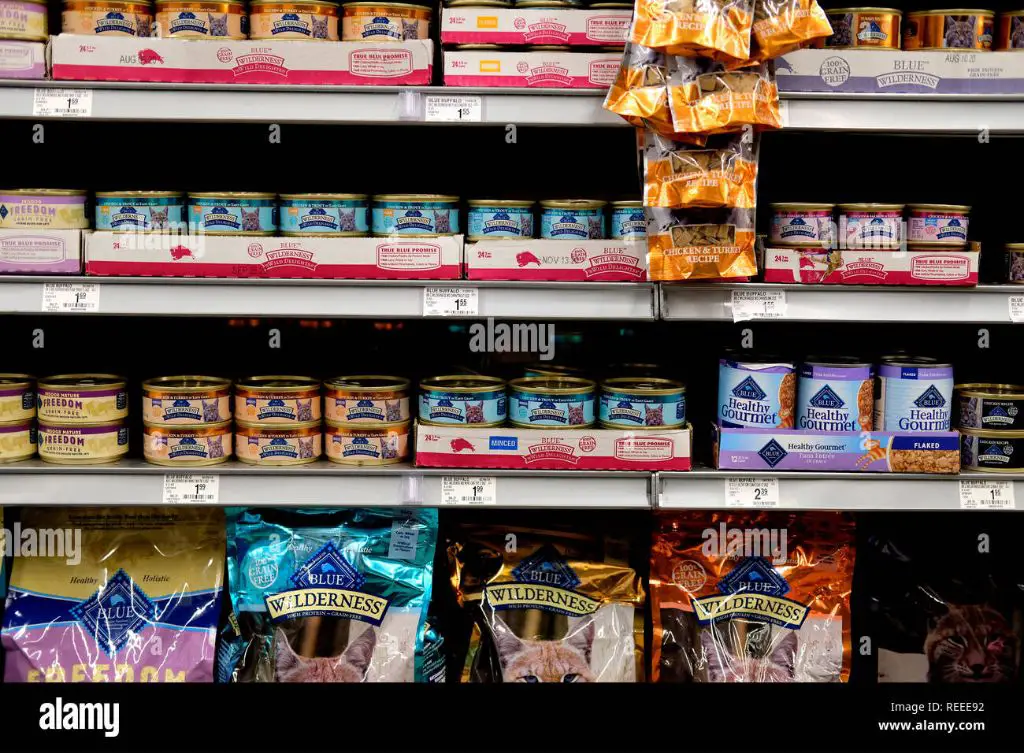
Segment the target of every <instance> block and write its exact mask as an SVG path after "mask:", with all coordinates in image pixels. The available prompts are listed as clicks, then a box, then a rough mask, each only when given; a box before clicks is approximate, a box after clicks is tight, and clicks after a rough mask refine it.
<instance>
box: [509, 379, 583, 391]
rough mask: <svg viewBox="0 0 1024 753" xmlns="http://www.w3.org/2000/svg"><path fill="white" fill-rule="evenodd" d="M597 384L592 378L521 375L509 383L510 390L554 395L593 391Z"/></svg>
mask: <svg viewBox="0 0 1024 753" xmlns="http://www.w3.org/2000/svg"><path fill="white" fill-rule="evenodd" d="M596 386H597V385H596V384H595V383H594V382H593V381H592V380H590V379H584V378H583V377H573V376H535V377H519V378H518V379H513V380H511V381H510V382H509V383H508V387H509V389H510V390H517V391H519V392H534V393H544V394H552V395H579V394H580V393H581V392H583V393H586V392H593V391H594V389H595V388H596Z"/></svg>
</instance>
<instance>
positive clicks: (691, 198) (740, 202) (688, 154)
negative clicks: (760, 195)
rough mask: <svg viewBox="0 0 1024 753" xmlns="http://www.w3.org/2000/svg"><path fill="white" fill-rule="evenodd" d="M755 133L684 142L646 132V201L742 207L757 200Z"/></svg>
mask: <svg viewBox="0 0 1024 753" xmlns="http://www.w3.org/2000/svg"><path fill="white" fill-rule="evenodd" d="M756 183H757V154H756V152H755V144H754V134H753V131H752V130H751V129H749V128H747V129H745V130H744V131H743V133H741V134H730V135H727V136H714V137H711V139H710V140H709V142H708V144H707V145H706V146H703V147H694V146H686V145H683V144H680V143H679V142H676V141H673V140H672V139H668V138H665V137H663V136H659V135H658V134H656V133H651V132H648V133H647V134H646V139H645V150H644V205H645V206H648V207H667V208H675V209H678V208H683V207H743V208H747V209H753V208H754V207H755V205H756Z"/></svg>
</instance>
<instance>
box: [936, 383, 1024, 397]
mask: <svg viewBox="0 0 1024 753" xmlns="http://www.w3.org/2000/svg"><path fill="white" fill-rule="evenodd" d="M953 389H954V391H956V392H958V393H959V394H960V396H961V397H981V398H995V399H1000V400H1003V399H1009V400H1024V387H1021V386H1018V385H1012V384H1005V385H997V384H993V385H988V389H960V388H958V387H956V386H955V385H954V387H953Z"/></svg>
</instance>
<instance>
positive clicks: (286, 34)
mask: <svg viewBox="0 0 1024 753" xmlns="http://www.w3.org/2000/svg"><path fill="white" fill-rule="evenodd" d="M249 37H250V38H251V39H308V40H324V41H331V42H337V41H338V4H337V3H328V2H281V0H253V2H252V4H251V5H250V6H249Z"/></svg>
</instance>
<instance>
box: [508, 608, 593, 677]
mask: <svg viewBox="0 0 1024 753" xmlns="http://www.w3.org/2000/svg"><path fill="white" fill-rule="evenodd" d="M494 627H495V630H494V633H495V636H494V637H495V645H496V647H497V649H498V656H499V657H500V659H501V667H502V679H503V680H504V681H505V682H527V683H534V682H594V681H595V678H594V673H593V672H591V671H590V650H591V647H592V646H593V643H594V622H593V620H587V621H586V624H585V625H583V624H580V625H577V626H576V627H575V628H570V632H569V634H568V635H567V636H566V637H565V638H563V639H562V640H555V641H529V640H523V639H521V638H518V637H516V635H515V634H514V633H513V632H512V631H511V630H509V629H508V627H507V626H506V625H505V624H504V623H503V622H502V621H501V620H500V619H496V620H495V621H494Z"/></svg>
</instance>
